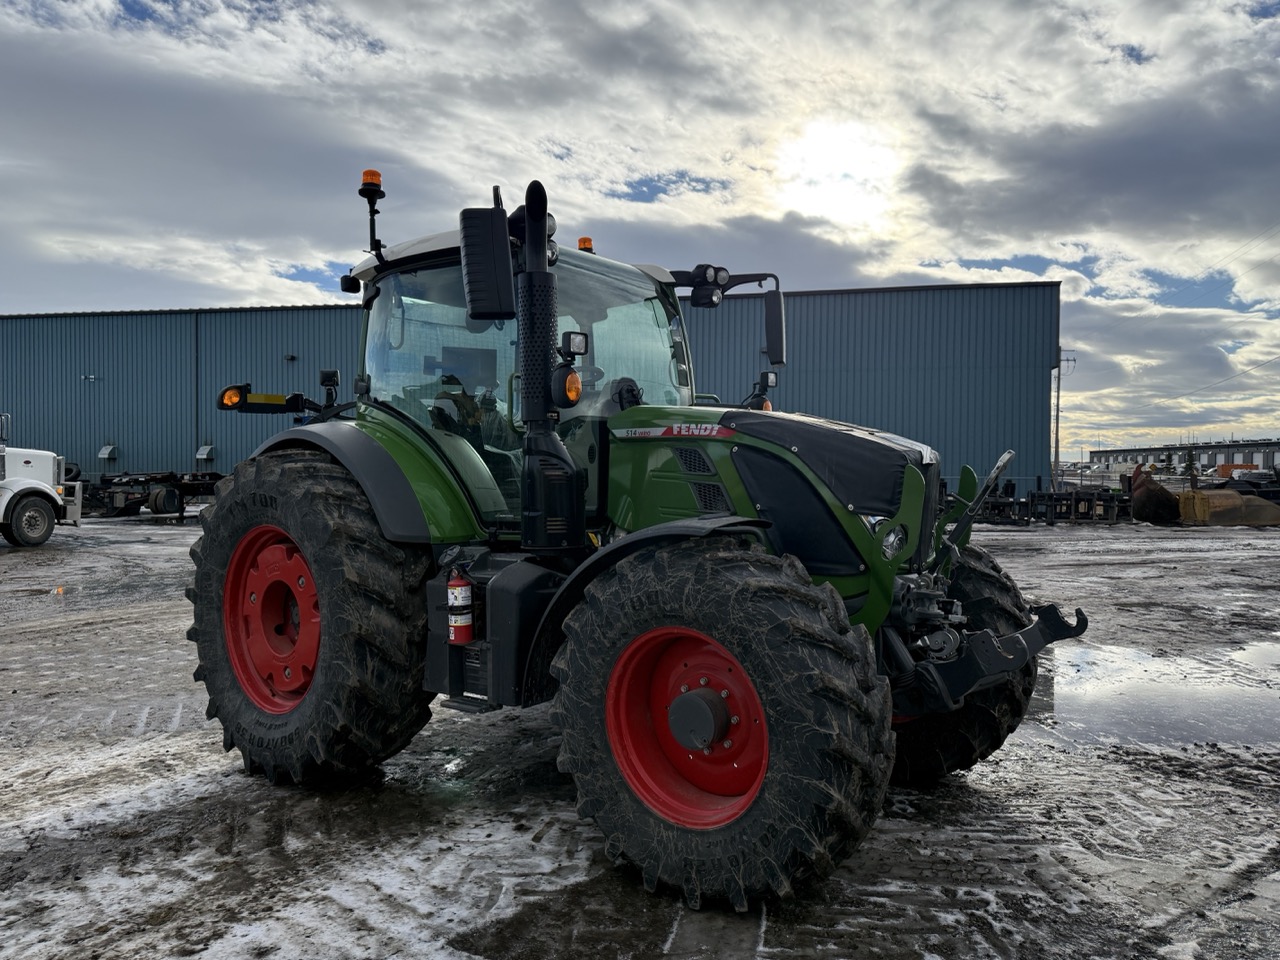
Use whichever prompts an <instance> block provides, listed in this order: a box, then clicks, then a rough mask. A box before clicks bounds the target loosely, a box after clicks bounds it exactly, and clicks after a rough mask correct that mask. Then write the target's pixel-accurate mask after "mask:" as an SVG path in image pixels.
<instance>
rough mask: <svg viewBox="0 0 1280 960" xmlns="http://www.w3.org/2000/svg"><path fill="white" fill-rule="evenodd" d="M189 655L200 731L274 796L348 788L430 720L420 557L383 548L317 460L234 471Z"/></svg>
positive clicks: (203, 568) (199, 587) (205, 520)
mask: <svg viewBox="0 0 1280 960" xmlns="http://www.w3.org/2000/svg"><path fill="white" fill-rule="evenodd" d="M200 523H201V526H202V527H203V530H204V535H203V536H202V537H201V538H200V539H199V540H197V541H196V542H195V544H194V545H193V546H192V548H191V558H192V560H193V561H194V562H195V565H196V574H195V579H194V582H193V584H192V586H191V588H190V589H189V590H188V593H187V596H188V598H189V599H190V600H191V601H192V603H194V604H195V617H194V623H193V624H192V627H191V629H190V630H189V631H188V632H187V637H188V639H190V640H192V641H194V642H195V643H196V647H197V650H198V653H199V659H200V663H199V666H198V668H197V669H196V671H195V679H196V680H197V681H203V682H204V684H205V687H206V689H207V690H208V693H209V707H208V711H207V716H208V718H209V719H214V718H217V719H218V720H219V721H220V722H221V723H222V727H223V747H224V749H226V750H230V749H231V748H232V747H238V748H239V750H240V753H241V754H242V756H243V758H244V765H245V769H246V771H248V772H249V773H262V774H264V775H265V776H266V777H267V778H268V779H269V780H271V781H272V782H273V783H277V782H288V781H290V780H292V781H294V782H297V783H307V782H315V781H321V780H323V781H332V780H334V779H344V778H350V777H353V776H355V775H358V774H361V773H362V772H364V771H367V770H368V769H369V768H370V767H372V766H374V765H375V764H377V763H380V762H381V761H382V760H384V759H386V758H387V757H389V756H391V755H392V754H394V753H396V752H397V751H399V750H401V749H403V748H404V747H405V746H406V745H407V744H408V743H409V741H410V740H412V739H413V736H414V735H415V734H416V733H417V732H418V731H419V730H420V729H422V726H423V724H425V723H426V722H427V720H428V719H429V718H430V716H431V708H430V706H429V704H430V702H431V700H432V698H433V697H434V696H435V695H434V694H432V693H428V692H426V691H424V690H423V689H422V676H423V664H424V662H425V656H426V643H425V637H426V622H427V605H426V591H425V589H424V583H425V581H426V579H427V578H428V577H429V576H430V574H431V568H432V559H431V555H430V552H429V551H428V550H426V549H423V548H421V547H417V546H404V545H399V544H392V543H388V542H387V541H386V540H385V539H384V538H383V536H382V532H381V530H380V529H379V527H378V524H377V521H376V519H375V518H374V516H373V510H372V507H371V506H370V504H369V501H368V498H367V497H366V496H365V494H364V492H363V491H362V490H361V489H360V486H359V485H358V484H357V483H356V481H355V480H354V479H353V478H352V476H351V474H350V473H349V472H348V471H347V470H346V468H345V467H343V466H342V465H341V464H337V463H334V462H333V461H332V460H331V459H330V458H329V456H328V455H327V454H323V453H319V452H315V451H308V450H283V451H276V452H271V453H267V454H263V455H262V456H260V457H258V458H257V459H255V460H250V461H246V462H244V463H242V464H240V465H239V466H237V467H236V469H235V472H234V473H233V475H232V476H230V477H227V478H225V479H223V480H221V481H219V483H218V485H217V488H216V498H215V500H214V503H213V504H212V505H211V506H210V507H208V508H206V509H205V510H203V511H201V514H200Z"/></svg>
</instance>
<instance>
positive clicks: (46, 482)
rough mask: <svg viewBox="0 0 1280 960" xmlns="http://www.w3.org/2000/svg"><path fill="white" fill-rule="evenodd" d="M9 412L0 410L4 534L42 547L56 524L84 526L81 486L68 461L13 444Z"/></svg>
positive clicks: (1, 521) (12, 540)
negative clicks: (70, 476)
mask: <svg viewBox="0 0 1280 960" xmlns="http://www.w3.org/2000/svg"><path fill="white" fill-rule="evenodd" d="M9 422H10V418H9V414H7V413H0V536H2V537H4V539H5V540H7V541H8V542H9V543H11V544H12V545H13V546H15V547H38V546H40V544H42V543H44V542H45V541H46V540H48V539H49V535H50V534H51V533H53V527H54V524H55V523H69V524H72V525H73V526H79V525H80V507H81V487H80V482H79V481H78V480H76V479H75V474H76V473H77V472H78V471H74V470H73V474H72V479H71V480H68V479H67V462H66V460H65V459H64V458H62V457H60V456H58V455H57V454H56V453H50V452H49V451H48V450H28V449H26V448H25V447H11V446H9V445H8V440H9Z"/></svg>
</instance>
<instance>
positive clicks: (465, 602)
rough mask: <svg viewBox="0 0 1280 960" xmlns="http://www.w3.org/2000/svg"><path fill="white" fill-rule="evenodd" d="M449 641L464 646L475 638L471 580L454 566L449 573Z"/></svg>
mask: <svg viewBox="0 0 1280 960" xmlns="http://www.w3.org/2000/svg"><path fill="white" fill-rule="evenodd" d="M447 586H448V590H449V602H448V603H447V604H446V606H447V608H448V611H449V642H450V643H452V644H454V645H455V646H459V647H463V646H466V645H467V644H468V643H470V642H471V641H472V640H474V639H475V634H474V633H473V631H472V624H471V581H470V580H467V579H466V578H465V577H463V576H462V574H461V573H460V572H459V571H458V568H457V567H454V568H453V570H452V571H450V574H449V583H448V585H447Z"/></svg>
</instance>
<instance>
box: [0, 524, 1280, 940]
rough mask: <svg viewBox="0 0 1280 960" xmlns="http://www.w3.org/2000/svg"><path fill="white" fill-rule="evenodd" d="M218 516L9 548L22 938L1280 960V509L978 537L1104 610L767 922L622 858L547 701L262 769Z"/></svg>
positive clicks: (1013, 566)
mask: <svg viewBox="0 0 1280 960" xmlns="http://www.w3.org/2000/svg"><path fill="white" fill-rule="evenodd" d="M196 533H197V525H195V524H188V525H187V526H185V527H184V526H172V525H170V526H166V525H160V524H157V523H149V522H145V521H90V522H88V523H86V525H85V526H84V527H82V528H80V529H78V530H76V529H64V528H59V529H58V530H57V531H56V533H55V535H54V537H53V539H52V540H50V542H49V543H48V544H46V545H45V546H44V547H42V548H39V549H37V550H16V549H11V548H8V547H6V546H4V545H3V544H0V957H3V958H10V957H13V958H18V957H20V958H23V960H49V958H63V957H74V958H98V957H101V958H109V957H120V958H124V957H130V958H132V957H148V958H151V957H180V956H195V955H199V956H201V957H207V958H221V957H226V958H241V957H246V958H250V957H254V958H256V957H280V958H293V957H314V958H357V957H360V958H363V957H379V958H381V957H443V958H456V960H462V958H471V957H483V958H492V960H505V958H512V960H514V958H525V957H529V958H533V957H566V956H576V957H591V958H594V957H606V958H613V957H618V958H621V957H659V956H668V957H725V958H742V957H760V958H791V957H816V958H844V957H851V958H852V957H869V958H870V957H875V958H925V957H927V958H968V957H1037V958H1067V957H1070V958H1076V957H1097V958H1146V957H1151V958H1170V960H1193V958H1205V960H1211V958H1212V960H1226V958H1243V957H1250V958H1276V957H1280V826H1278V824H1277V817H1278V815H1280V814H1278V811H1280V744H1278V741H1280V564H1278V563H1277V557H1278V556H1280V531H1265V530H1263V531H1257V530H1248V529H1225V530H1216V531H1209V530H1190V529H1188V530H1177V529H1156V528H1153V527H1149V526H1145V525H1137V526H1129V525H1125V526H1117V527H1066V526H1064V527H1058V528H1048V529H1046V528H1042V527H1041V528H1031V529H1011V528H993V527H983V528H979V530H978V532H977V541H978V542H979V543H981V544H982V545H984V546H986V547H987V548H988V549H990V550H991V551H992V552H993V553H994V554H995V555H996V556H997V557H998V558H999V559H1000V560H1001V561H1002V562H1003V563H1004V565H1005V566H1006V567H1007V569H1009V570H1010V571H1011V572H1012V573H1013V575H1014V576H1015V578H1016V579H1017V580H1018V581H1019V583H1020V584H1021V585H1022V587H1023V589H1024V591H1025V592H1026V593H1028V594H1029V595H1030V596H1032V597H1033V598H1035V599H1036V600H1042V601H1055V602H1059V603H1062V604H1063V605H1064V606H1068V607H1074V606H1076V605H1080V606H1083V607H1084V608H1085V609H1086V610H1087V611H1088V612H1089V614H1090V617H1091V621H1092V626H1091V627H1090V629H1089V632H1088V633H1087V635H1086V636H1085V637H1084V638H1083V639H1081V640H1076V641H1067V642H1064V643H1062V644H1061V645H1059V646H1058V647H1057V648H1051V650H1050V652H1048V653H1047V654H1046V655H1045V656H1044V657H1043V658H1042V664H1043V666H1042V673H1041V681H1040V686H1039V687H1038V690H1037V696H1036V700H1035V703H1034V712H1033V715H1032V716H1031V717H1030V718H1029V719H1028V720H1027V721H1026V722H1024V723H1023V725H1022V727H1021V728H1020V729H1019V731H1018V732H1017V733H1016V734H1015V736H1014V737H1013V738H1012V739H1011V741H1010V742H1009V743H1008V744H1007V745H1006V747H1005V748H1004V749H1003V750H1002V751H1000V753H998V754H997V755H996V757H994V758H992V760H990V761H988V762H986V763H984V764H981V765H979V767H978V768H976V769H975V770H973V771H971V772H970V773H968V774H966V775H961V776H955V777H953V778H951V779H949V780H948V781H947V782H946V783H945V784H944V785H943V786H942V787H941V788H939V789H937V790H934V791H931V792H928V793H920V792H914V791H908V790H893V791H891V792H890V794H889V797H888V800H887V802H886V805H885V809H884V813H883V816H882V818H881V820H880V821H879V823H878V824H877V826H876V829H875V830H874V831H873V832H872V834H871V836H870V837H869V839H868V840H867V842H866V843H865V844H864V845H863V846H862V847H861V848H860V849H859V850H858V851H857V852H856V853H855V855H854V856H853V857H852V858H851V859H850V860H849V861H848V862H846V863H845V864H844V865H843V866H842V867H841V868H840V869H839V870H838V871H837V872H836V874H835V876H834V877H832V878H831V879H830V880H828V881H827V882H826V883H824V884H822V885H820V886H817V887H815V888H811V889H808V890H805V891H803V892H804V897H803V899H800V900H798V901H795V902H791V903H785V904H769V905H766V906H763V907H756V908H755V909H753V910H752V911H751V912H750V913H748V914H746V915H735V914H733V913H731V912H725V911H721V910H716V909H711V910H703V911H702V912H697V913H695V912H692V911H689V910H688V909H686V908H685V907H684V906H683V905H682V903H681V902H680V899H679V897H678V895H676V894H674V893H668V894H661V895H657V896H650V895H646V894H645V893H644V890H643V887H642V885H641V882H640V879H639V878H638V877H637V876H635V875H634V874H632V873H630V872H627V871H625V870H619V869H616V868H614V867H613V866H612V865H610V864H609V863H608V861H607V860H606V859H605V857H604V854H603V849H602V848H603V844H602V842H601V840H600V838H599V836H598V835H597V833H596V831H595V829H594V827H593V826H592V825H591V824H590V823H585V822H580V821H579V820H578V819H577V817H576V815H575V813H574V804H573V800H574V791H573V787H572V784H571V783H570V782H569V781H568V780H567V779H566V778H565V777H564V776H562V775H561V774H560V773H558V772H557V770H556V765H555V757H556V738H555V736H554V733H553V731H552V729H551V727H550V725H549V723H548V721H547V716H546V710H545V708H541V709H534V710H529V711H524V712H519V711H502V712H499V713H495V714H490V715H487V716H480V717H473V716H464V715H460V714H456V713H453V712H451V711H448V710H438V711H437V713H436V716H435V717H434V718H433V719H432V721H431V723H430V724H428V726H427V728H426V730H424V731H423V733H421V734H420V735H419V736H418V737H417V739H416V740H415V741H414V742H413V743H412V744H411V745H410V747H409V748H408V749H407V750H406V751H404V752H403V753H402V754H401V755H399V756H397V757H395V758H394V759H393V760H391V761H389V762H388V763H387V764H386V765H385V770H384V772H383V775H382V776H381V778H379V779H377V780H374V781H372V782H370V783H368V784H365V785H363V786H361V787H358V788H355V789H348V790H343V791H333V792H313V791H307V790H301V789H297V788H273V787H270V786H269V785H267V784H266V783H264V782H263V781H262V780H261V779H255V778H250V777H247V776H246V775H245V774H244V773H243V772H242V768H241V766H240V762H239V755H238V754H237V753H232V754H226V753H224V752H223V751H222V748H221V734H220V729H219V728H217V726H216V725H213V724H209V723H207V722H206V721H205V719H204V708H205V698H204V696H203V692H202V688H201V687H200V686H198V685H197V684H195V683H194V682H193V681H192V679H191V671H192V669H193V667H194V651H193V649H192V648H191V645H190V644H189V643H188V642H187V641H186V640H185V639H184V633H185V630H186V627H187V625H188V623H189V619H190V606H189V604H188V603H187V602H186V601H185V600H184V599H183V595H182V590H183V587H184V585H185V582H186V580H187V578H188V576H189V573H190V567H189V563H188V559H187V548H188V546H189V545H190V543H191V541H192V540H193V539H194V538H195V536H196Z"/></svg>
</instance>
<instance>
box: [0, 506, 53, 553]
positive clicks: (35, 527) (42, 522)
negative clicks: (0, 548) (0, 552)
mask: <svg viewBox="0 0 1280 960" xmlns="http://www.w3.org/2000/svg"><path fill="white" fill-rule="evenodd" d="M54 523H55V520H54V516H53V507H51V506H49V504H48V502H47V501H45V500H43V499H41V498H40V497H37V496H32V495H30V494H28V495H27V496H25V497H23V498H22V499H21V500H19V501H18V502H17V503H15V504H14V505H13V512H12V513H11V514H9V522H8V523H7V524H0V536H3V537H4V538H5V539H6V540H8V541H9V543H11V544H13V546H15V547H38V546H40V545H41V544H42V543H44V542H45V541H46V540H48V539H49V537H50V535H51V534H52V533H53V527H54Z"/></svg>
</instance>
